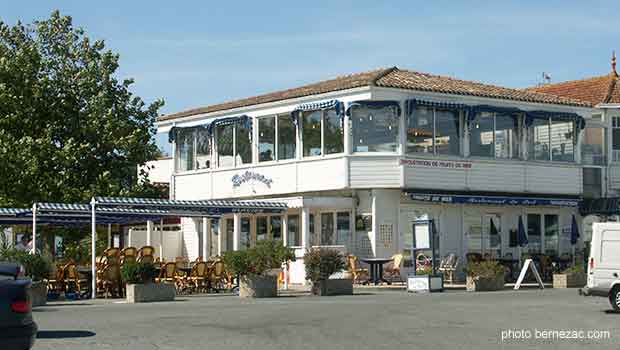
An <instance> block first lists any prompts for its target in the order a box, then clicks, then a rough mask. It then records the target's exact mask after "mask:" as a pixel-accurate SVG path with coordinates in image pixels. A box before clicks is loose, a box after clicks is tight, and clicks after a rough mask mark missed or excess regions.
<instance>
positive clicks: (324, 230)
mask: <svg viewBox="0 0 620 350" xmlns="http://www.w3.org/2000/svg"><path fill="white" fill-rule="evenodd" d="M333 244H334V213H322V214H321V245H333Z"/></svg>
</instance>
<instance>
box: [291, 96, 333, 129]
mask: <svg viewBox="0 0 620 350" xmlns="http://www.w3.org/2000/svg"><path fill="white" fill-rule="evenodd" d="M325 109H334V110H336V114H337V115H338V116H339V117H340V121H341V124H342V121H343V119H344V103H343V102H342V101H339V100H329V101H321V102H313V103H303V104H300V105H299V106H297V107H295V109H293V111H292V112H291V119H292V120H293V123H295V124H297V118H298V116H299V113H300V112H306V111H322V110H325Z"/></svg>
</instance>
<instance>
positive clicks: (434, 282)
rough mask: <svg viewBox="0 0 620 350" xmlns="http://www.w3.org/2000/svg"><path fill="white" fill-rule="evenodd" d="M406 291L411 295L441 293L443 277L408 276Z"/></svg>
mask: <svg viewBox="0 0 620 350" xmlns="http://www.w3.org/2000/svg"><path fill="white" fill-rule="evenodd" d="M407 291H408V292H412V293H428V292H443V276H441V275H437V276H431V275H413V274H412V275H409V276H408V277H407Z"/></svg>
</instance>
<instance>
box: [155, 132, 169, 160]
mask: <svg viewBox="0 0 620 350" xmlns="http://www.w3.org/2000/svg"><path fill="white" fill-rule="evenodd" d="M153 141H154V142H155V146H157V150H158V151H159V154H158V155H157V158H170V157H172V144H171V143H170V142H168V133H167V132H158V133H157V134H155V139H154V140H153Z"/></svg>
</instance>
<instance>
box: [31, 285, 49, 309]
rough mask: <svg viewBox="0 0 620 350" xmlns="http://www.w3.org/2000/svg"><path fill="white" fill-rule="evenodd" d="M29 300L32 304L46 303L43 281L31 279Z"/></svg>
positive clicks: (45, 289)
mask: <svg viewBox="0 0 620 350" xmlns="http://www.w3.org/2000/svg"><path fill="white" fill-rule="evenodd" d="M30 300H31V301H32V306H43V305H45V304H46V303H47V284H46V283H45V282H43V281H33V282H32V285H31V286H30Z"/></svg>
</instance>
